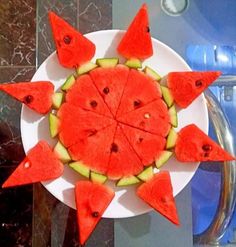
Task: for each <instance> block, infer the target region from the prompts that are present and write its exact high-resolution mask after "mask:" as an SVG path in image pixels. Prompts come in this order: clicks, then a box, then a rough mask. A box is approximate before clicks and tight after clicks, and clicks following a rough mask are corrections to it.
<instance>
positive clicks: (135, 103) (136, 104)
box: [134, 99, 141, 107]
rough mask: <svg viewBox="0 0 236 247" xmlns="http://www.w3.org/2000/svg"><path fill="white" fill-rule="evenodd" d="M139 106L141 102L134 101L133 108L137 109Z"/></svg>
mask: <svg viewBox="0 0 236 247" xmlns="http://www.w3.org/2000/svg"><path fill="white" fill-rule="evenodd" d="M140 105H141V100H139V99H137V100H135V101H134V107H139V106H140Z"/></svg>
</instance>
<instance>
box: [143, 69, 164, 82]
mask: <svg viewBox="0 0 236 247" xmlns="http://www.w3.org/2000/svg"><path fill="white" fill-rule="evenodd" d="M143 71H144V73H146V74H147V75H148V76H150V77H151V78H152V79H154V80H156V81H160V80H161V76H160V75H159V74H158V73H157V72H156V71H155V70H153V69H152V68H150V67H148V66H146V67H145V68H144V69H143Z"/></svg>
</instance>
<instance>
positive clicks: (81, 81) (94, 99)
mask: <svg viewBox="0 0 236 247" xmlns="http://www.w3.org/2000/svg"><path fill="white" fill-rule="evenodd" d="M66 101H67V102H68V103H70V104H73V105H74V106H79V107H81V108H84V109H85V110H90V111H94V112H96V113H98V114H101V115H104V116H107V117H112V114H111V112H110V110H109V108H108V107H107V105H106V104H105V102H104V101H103V99H102V97H101V95H100V94H99V92H98V91H97V89H96V87H95V86H94V84H93V82H92V79H91V77H90V76H89V75H82V76H80V77H78V78H77V80H76V82H75V84H74V85H73V86H72V87H71V88H70V89H69V91H68V92H67V94H66Z"/></svg>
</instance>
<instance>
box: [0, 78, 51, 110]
mask: <svg viewBox="0 0 236 247" xmlns="http://www.w3.org/2000/svg"><path fill="white" fill-rule="evenodd" d="M0 90H2V91H4V92H6V93H7V94H9V95H11V96H12V97H14V98H15V99H17V100H19V101H20V102H22V103H24V104H25V105H27V106H28V107H29V108H31V109H32V110H34V111H36V112H38V113H40V114H46V113H47V112H48V111H49V110H50V109H51V106H52V96H53V93H54V92H53V90H54V85H53V84H52V83H51V82H49V81H37V82H18V83H10V84H0Z"/></svg>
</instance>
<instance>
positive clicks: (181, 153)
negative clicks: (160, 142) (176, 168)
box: [175, 124, 235, 162]
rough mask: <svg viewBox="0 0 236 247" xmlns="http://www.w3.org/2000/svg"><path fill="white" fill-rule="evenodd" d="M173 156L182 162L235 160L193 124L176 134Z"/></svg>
mask: <svg viewBox="0 0 236 247" xmlns="http://www.w3.org/2000/svg"><path fill="white" fill-rule="evenodd" d="M175 155H176V158H177V159H178V160H179V161H182V162H191V161H225V160H235V158H234V157H233V156H231V155H230V154H229V153H227V152H226V151H225V150H223V149H222V148H221V147H220V146H219V145H218V144H217V143H215V142H214V141H213V140H212V139H210V138H209V137H208V136H207V135H206V134H205V133H204V132H203V131H202V130H200V129H199V128H198V127H197V126H196V125H194V124H190V125H187V126H186V127H184V128H182V129H181V130H180V132H179V133H178V138H177V142H176V146H175Z"/></svg>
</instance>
